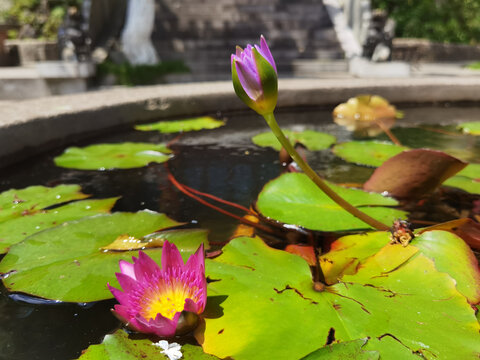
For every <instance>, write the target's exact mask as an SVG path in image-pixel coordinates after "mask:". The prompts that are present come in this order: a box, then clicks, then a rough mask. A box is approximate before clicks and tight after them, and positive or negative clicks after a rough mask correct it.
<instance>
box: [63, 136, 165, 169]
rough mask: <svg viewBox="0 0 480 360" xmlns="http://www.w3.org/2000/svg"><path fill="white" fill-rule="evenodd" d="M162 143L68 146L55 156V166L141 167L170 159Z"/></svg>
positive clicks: (95, 167) (82, 167) (96, 167)
mask: <svg viewBox="0 0 480 360" xmlns="http://www.w3.org/2000/svg"><path fill="white" fill-rule="evenodd" d="M170 152H171V151H170V150H169V149H168V148H167V147H166V146H165V145H163V144H150V143H132V142H126V143H121V144H97V145H90V146H87V147H84V148H78V147H70V148H68V149H66V150H65V152H64V153H63V154H62V155H60V156H57V157H56V158H55V164H56V165H57V166H61V167H65V168H71V169H79V170H111V169H131V168H137V167H143V166H146V165H148V164H150V163H152V162H153V163H163V162H165V161H167V160H168V159H170V157H171V155H168V154H170Z"/></svg>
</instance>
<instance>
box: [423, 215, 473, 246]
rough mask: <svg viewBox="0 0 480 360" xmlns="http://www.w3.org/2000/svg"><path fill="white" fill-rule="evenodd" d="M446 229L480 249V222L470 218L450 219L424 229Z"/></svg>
mask: <svg viewBox="0 0 480 360" xmlns="http://www.w3.org/2000/svg"><path fill="white" fill-rule="evenodd" d="M432 230H445V231H450V232H452V233H454V234H455V235H457V236H458V237H460V238H462V240H463V241H465V242H466V243H467V244H468V245H469V246H470V247H471V248H472V249H477V250H480V224H479V223H478V222H475V221H473V220H472V219H470V218H463V219H457V220H452V221H448V222H446V223H441V224H437V225H433V226H430V227H428V228H426V229H425V230H423V231H432Z"/></svg>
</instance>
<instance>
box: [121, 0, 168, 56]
mask: <svg viewBox="0 0 480 360" xmlns="http://www.w3.org/2000/svg"><path fill="white" fill-rule="evenodd" d="M154 20H155V3H154V0H129V2H128V7H127V16H126V19H125V26H124V28H123V31H122V35H121V37H120V41H121V45H122V51H123V53H124V54H125V56H126V58H127V59H128V61H129V62H130V63H131V64H133V65H141V64H144V65H148V64H150V65H152V64H156V63H158V61H159V59H158V56H157V53H156V51H155V48H154V47H153V44H152V41H151V39H150V37H151V35H152V31H153V25H154Z"/></svg>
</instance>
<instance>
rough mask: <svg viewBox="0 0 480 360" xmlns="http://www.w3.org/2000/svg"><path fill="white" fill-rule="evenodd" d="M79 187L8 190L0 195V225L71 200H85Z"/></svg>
mask: <svg viewBox="0 0 480 360" xmlns="http://www.w3.org/2000/svg"><path fill="white" fill-rule="evenodd" d="M80 189H81V188H80V186H79V185H58V186H55V187H45V186H30V187H27V188H24V189H10V190H7V191H4V192H3V193H1V194H0V223H1V222H3V221H6V220H9V219H14V218H17V217H20V216H23V215H26V214H33V213H35V212H37V211H40V210H42V209H44V208H46V207H49V206H52V205H56V204H61V203H64V202H67V201H71V200H78V199H85V198H86V197H88V195H85V194H82V192H81V191H80Z"/></svg>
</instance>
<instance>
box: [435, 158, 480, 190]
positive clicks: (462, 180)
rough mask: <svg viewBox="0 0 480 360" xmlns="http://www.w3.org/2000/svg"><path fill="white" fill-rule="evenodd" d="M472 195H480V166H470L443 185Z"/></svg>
mask: <svg viewBox="0 0 480 360" xmlns="http://www.w3.org/2000/svg"><path fill="white" fill-rule="evenodd" d="M443 185H446V186H452V187H456V188H459V189H462V190H464V191H467V192H469V193H471V194H480V164H468V165H467V167H466V168H465V169H463V170H462V171H460V172H459V173H457V175H456V176H454V177H451V178H450V179H448V180H447V181H445V182H444V183H443Z"/></svg>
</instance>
